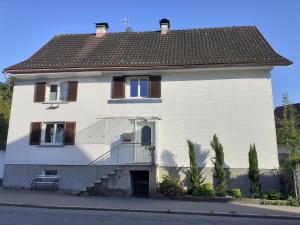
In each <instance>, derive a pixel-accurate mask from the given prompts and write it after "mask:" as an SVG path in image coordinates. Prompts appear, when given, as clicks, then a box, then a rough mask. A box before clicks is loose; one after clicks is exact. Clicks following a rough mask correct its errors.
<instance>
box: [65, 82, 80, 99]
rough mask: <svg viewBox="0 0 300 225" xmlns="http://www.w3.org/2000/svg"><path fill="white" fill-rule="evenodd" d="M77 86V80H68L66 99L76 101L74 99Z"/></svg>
mask: <svg viewBox="0 0 300 225" xmlns="http://www.w3.org/2000/svg"><path fill="white" fill-rule="evenodd" d="M77 87H78V82H77V81H69V82H68V97H67V101H69V102H76V100H77Z"/></svg>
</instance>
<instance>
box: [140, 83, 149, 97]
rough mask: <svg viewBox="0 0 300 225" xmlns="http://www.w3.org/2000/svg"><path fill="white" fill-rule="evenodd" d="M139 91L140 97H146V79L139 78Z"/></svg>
mask: <svg viewBox="0 0 300 225" xmlns="http://www.w3.org/2000/svg"><path fill="white" fill-rule="evenodd" d="M140 92H141V93H140V96H141V97H148V79H141V81H140Z"/></svg>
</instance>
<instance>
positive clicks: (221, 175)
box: [210, 135, 227, 196]
mask: <svg viewBox="0 0 300 225" xmlns="http://www.w3.org/2000/svg"><path fill="white" fill-rule="evenodd" d="M210 146H211V147H212V149H213V150H214V152H215V157H214V159H213V160H212V163H213V165H214V166H213V172H214V177H215V178H216V181H217V182H216V183H217V184H216V194H217V195H218V196H225V195H226V190H227V181H226V171H225V169H224V151H223V146H222V144H221V143H220V141H219V138H218V137H217V135H214V136H213V140H212V141H211V142H210Z"/></svg>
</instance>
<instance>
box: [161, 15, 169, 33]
mask: <svg viewBox="0 0 300 225" xmlns="http://www.w3.org/2000/svg"><path fill="white" fill-rule="evenodd" d="M159 24H160V34H167V33H169V30H170V21H169V20H168V19H166V18H164V19H161V20H160V21H159Z"/></svg>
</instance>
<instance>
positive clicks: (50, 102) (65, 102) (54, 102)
mask: <svg viewBox="0 0 300 225" xmlns="http://www.w3.org/2000/svg"><path fill="white" fill-rule="evenodd" d="M67 103H68V102H67V101H45V102H42V104H48V105H54V104H67Z"/></svg>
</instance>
